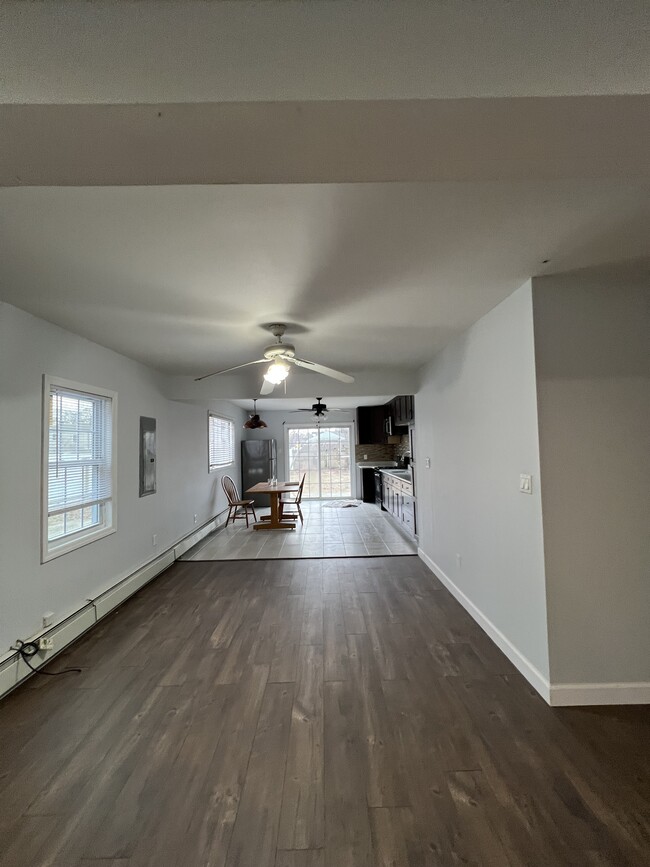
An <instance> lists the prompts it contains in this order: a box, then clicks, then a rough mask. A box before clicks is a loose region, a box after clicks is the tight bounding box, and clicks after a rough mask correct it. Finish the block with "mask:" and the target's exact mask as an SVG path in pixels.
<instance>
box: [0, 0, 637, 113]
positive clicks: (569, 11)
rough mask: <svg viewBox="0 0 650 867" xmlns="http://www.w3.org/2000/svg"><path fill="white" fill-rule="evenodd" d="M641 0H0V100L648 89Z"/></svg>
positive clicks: (213, 98)
mask: <svg viewBox="0 0 650 867" xmlns="http://www.w3.org/2000/svg"><path fill="white" fill-rule="evenodd" d="M649 53H650V46H649V29H648V4H647V0H625V2H612V0H516V2H513V0H480V2H477V0H415V2H413V0H399V2H397V0H377V2H362V0H348V2H345V0H336V2H332V0H314V2H297V0H294V2H286V0H284V2H275V0H272V2H241V0H237V2H206V0H193V2H192V0H175V2H174V0H166V2H155V0H149V2H143V0H140V2H138V0H132V2H120V0H92V2H90V0H72V2H69V0H57V2H26V0H18V2H13V0H3V2H2V3H0V58H2V60H1V61H0V62H1V64H2V67H3V68H2V74H0V101H4V102H14V103H24V102H37V103H39V102H50V103H79V102H98V103H114V102H133V103H138V102H143V103H147V102H160V103H166V102H219V101H233V100H247V101H253V100H287V99H290V100H293V99H296V100H314V99H319V100H320V99H408V98H413V99H429V98H450V97H478V96H530V95H532V96H549V95H554V96H561V95H567V94H612V93H618V94H625V93H644V92H647V91H648V89H649V88H648V84H649V78H650V66H649V65H648V62H647V59H648V55H649Z"/></svg>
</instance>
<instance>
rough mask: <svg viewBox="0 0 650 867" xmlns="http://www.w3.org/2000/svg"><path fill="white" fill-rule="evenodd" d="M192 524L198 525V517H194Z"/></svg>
mask: <svg viewBox="0 0 650 867" xmlns="http://www.w3.org/2000/svg"><path fill="white" fill-rule="evenodd" d="M194 523H195V524H198V523H199V516H198V515H194Z"/></svg>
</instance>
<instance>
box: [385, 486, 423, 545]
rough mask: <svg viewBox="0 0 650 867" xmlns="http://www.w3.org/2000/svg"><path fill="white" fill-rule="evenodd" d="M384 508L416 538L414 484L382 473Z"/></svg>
mask: <svg viewBox="0 0 650 867" xmlns="http://www.w3.org/2000/svg"><path fill="white" fill-rule="evenodd" d="M382 506H383V507H384V509H385V510H386V511H387V512H388V514H389V515H390V516H391V517H392V518H393V520H395V521H396V522H397V523H398V524H399V525H400V527H401V528H402V529H403V530H404V531H405V532H406V533H408V534H409V536H413V537H415V536H416V534H417V531H416V524H415V496H414V495H413V483H412V482H410V481H406V480H405V479H398V478H395V476H392V475H390V472H386V473H382Z"/></svg>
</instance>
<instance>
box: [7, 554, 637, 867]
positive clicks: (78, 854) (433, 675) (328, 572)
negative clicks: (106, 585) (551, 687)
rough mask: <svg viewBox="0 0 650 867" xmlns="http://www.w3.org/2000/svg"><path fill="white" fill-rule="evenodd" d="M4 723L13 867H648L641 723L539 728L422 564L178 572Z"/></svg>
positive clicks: (565, 723) (495, 659) (280, 565)
mask: <svg viewBox="0 0 650 867" xmlns="http://www.w3.org/2000/svg"><path fill="white" fill-rule="evenodd" d="M65 665H79V666H81V667H82V668H83V672H82V674H81V675H75V674H70V675H66V676H65V677H60V678H45V677H33V678H32V679H31V680H30V681H29V682H28V683H27V684H25V685H24V686H23V687H21V688H20V689H19V690H17V691H16V692H14V693H13V694H12V695H10V696H8V697H7V698H6V699H5V700H4V701H3V702H0V730H1V734H2V757H1V765H0V851H1V852H2V856H0V863H1V864H2V865H3V867H4V865H7V867H23V865H24V867H45V865H48V867H49V865H52V867H93V865H94V867H144V865H147V867H176V865H179V867H180V865H183V867H207V865H210V867H389V865H390V867H406V865H409V867H416V865H417V867H420V865H439V867H454V865H471V867H487V865H489V867H521V865H530V867H549V865H561V867H604V865H607V867H629V865H638V867H641V865H647V864H648V863H650V802H649V798H650V773H649V771H650V758H649V755H650V750H649V747H650V737H649V735H650V708H599V709H593V708H592V709H577V708H574V709H568V708H567V709H551V708H549V707H547V706H546V705H545V703H544V702H543V701H542V700H541V699H540V698H539V697H538V696H537V695H536V694H535V693H534V691H533V690H532V688H530V687H529V686H528V685H527V683H526V682H525V681H524V680H523V678H522V677H521V676H520V675H519V674H518V673H517V672H516V671H515V670H514V668H513V667H512V666H511V665H510V663H509V662H508V661H507V660H506V659H505V657H504V656H503V655H502V654H501V653H500V652H499V651H498V650H497V649H496V648H495V646H494V645H493V644H492V643H491V642H490V640H489V639H488V638H487V637H486V636H485V635H484V634H483V632H482V631H481V630H480V629H479V628H478V627H477V626H476V625H475V624H474V622H473V621H472V620H471V619H470V617H469V616H468V615H467V614H466V613H465V611H464V610H463V609H462V608H461V607H460V606H459V605H458V604H457V603H456V601H455V600H454V599H453V598H452V597H451V596H450V595H449V593H448V592H447V591H446V590H445V589H443V588H442V586H441V585H440V584H439V583H438V582H437V581H436V580H435V578H434V577H433V576H432V575H431V574H430V573H429V572H428V571H427V570H426V569H425V568H424V566H423V565H422V564H421V563H420V562H419V560H418V559H417V558H415V557H402V558H386V559H367V560H359V559H357V560H292V561H277V560H276V561H266V562H219V563H205V562H201V563H177V564H176V565H175V566H173V567H172V568H171V569H170V570H168V571H167V572H166V573H165V574H164V575H163V576H161V577H160V578H159V579H158V580H157V581H155V582H154V583H153V584H151V585H149V586H148V587H146V588H145V589H144V590H142V591H141V592H140V593H139V594H138V595H137V596H135V597H134V598H133V599H131V600H130V601H129V602H127V603H126V604H125V605H124V606H123V607H122V608H121V609H120V610H119V611H117V612H115V613H114V614H113V615H112V616H111V617H109V618H107V619H106V620H105V621H103V622H102V623H100V624H99V625H98V626H97V627H96V628H95V629H94V630H93V631H92V632H91V633H89V634H88V635H87V636H86V637H85V638H84V639H82V640H81V641H79V642H78V643H77V644H76V645H75V646H73V647H72V648H70V649H69V650H68V651H66V652H65V653H64V654H62V655H61V656H60V657H59V658H58V659H56V660H55V661H54V662H53V663H52V664H51V668H52V669H54V670H57V669H60V668H62V667H64V666H65Z"/></svg>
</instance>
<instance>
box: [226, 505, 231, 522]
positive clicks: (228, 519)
mask: <svg viewBox="0 0 650 867" xmlns="http://www.w3.org/2000/svg"><path fill="white" fill-rule="evenodd" d="M231 512H232V506H228V517H227V518H226V527H227V526H228V524H229V522H230V513H231Z"/></svg>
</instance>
